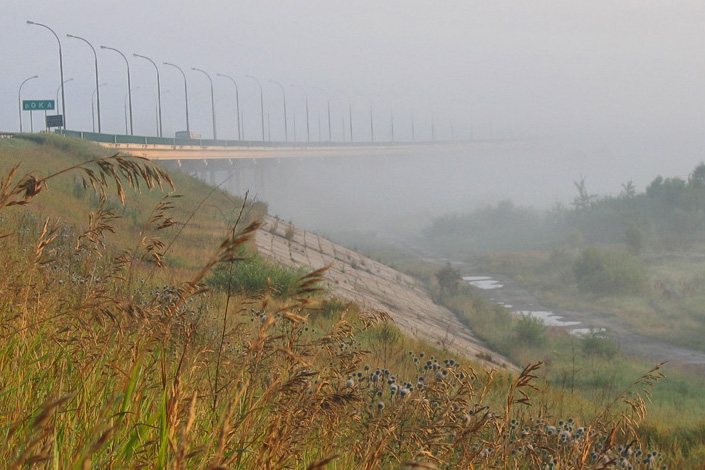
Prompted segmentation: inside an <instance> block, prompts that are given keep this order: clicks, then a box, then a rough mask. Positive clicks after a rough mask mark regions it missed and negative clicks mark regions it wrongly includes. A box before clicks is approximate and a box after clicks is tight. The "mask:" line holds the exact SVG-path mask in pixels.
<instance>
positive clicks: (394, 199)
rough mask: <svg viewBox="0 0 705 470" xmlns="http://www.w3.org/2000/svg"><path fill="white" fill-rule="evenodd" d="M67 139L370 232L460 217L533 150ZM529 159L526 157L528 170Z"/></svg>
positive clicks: (304, 218)
mask: <svg viewBox="0 0 705 470" xmlns="http://www.w3.org/2000/svg"><path fill="white" fill-rule="evenodd" d="M63 133H64V134H65V135H67V136H72V137H77V138H82V139H85V140H88V141H92V142H95V143H96V144H98V145H100V146H102V147H105V148H108V149H111V150H112V151H115V152H116V153H117V152H124V153H129V154H131V155H135V156H140V157H145V158H149V159H151V160H153V161H157V162H159V163H160V164H162V165H163V166H165V167H167V168H169V169H178V170H180V171H182V172H184V173H187V174H190V175H192V176H195V177H196V178H198V179H200V180H202V181H205V182H207V183H209V184H211V185H214V186H216V185H220V186H221V188H223V189H224V190H227V191H228V192H230V193H232V194H236V195H244V194H245V192H246V191H248V192H249V194H250V197H254V198H256V199H258V200H261V201H264V202H266V203H268V205H269V208H270V213H271V214H272V215H278V216H280V217H282V218H284V219H286V220H295V221H296V222H297V223H301V224H302V225H304V226H307V227H315V226H317V225H319V224H320V225H326V226H335V227H342V226H344V225H346V224H347V225H350V224H354V225H355V229H360V230H362V229H363V228H364V226H366V225H370V224H372V222H373V221H372V217H373V216H377V218H379V219H384V220H386V221H389V220H392V219H393V218H394V217H398V216H399V215H400V214H403V213H405V212H408V211H409V210H412V209H415V208H421V209H419V210H425V211H427V212H434V213H442V212H446V211H449V210H453V208H455V207H458V204H460V201H461V198H464V197H465V196H464V194H467V193H469V192H470V191H478V190H479V189H480V188H484V187H487V186H490V187H491V188H496V187H497V186H498V185H500V184H503V180H501V179H499V177H496V176H495V174H496V172H495V170H494V169H497V171H499V172H500V174H504V173H505V172H506V169H507V168H518V167H517V162H518V160H516V159H514V160H512V162H511V163H510V161H509V160H508V158H509V159H511V157H506V155H507V154H509V155H522V156H523V155H524V154H525V150H526V148H527V146H529V147H530V146H532V145H533V143H531V142H527V141H520V140H504V141H499V140H495V141H442V142H427V141H424V142H310V143H308V142H268V141H267V142H262V141H237V140H233V141H228V140H217V141H215V140H209V139H202V140H201V139H174V138H158V137H143V136H125V135H108V134H95V133H90V132H77V131H63ZM528 161H529V159H525V158H521V160H520V165H519V166H521V167H522V168H523V167H524V166H525V165H527V164H528ZM532 164H533V163H532ZM441 194H443V195H444V197H443V198H441V197H440V195H441ZM453 198H455V199H453ZM443 201H453V202H452V203H450V202H443Z"/></svg>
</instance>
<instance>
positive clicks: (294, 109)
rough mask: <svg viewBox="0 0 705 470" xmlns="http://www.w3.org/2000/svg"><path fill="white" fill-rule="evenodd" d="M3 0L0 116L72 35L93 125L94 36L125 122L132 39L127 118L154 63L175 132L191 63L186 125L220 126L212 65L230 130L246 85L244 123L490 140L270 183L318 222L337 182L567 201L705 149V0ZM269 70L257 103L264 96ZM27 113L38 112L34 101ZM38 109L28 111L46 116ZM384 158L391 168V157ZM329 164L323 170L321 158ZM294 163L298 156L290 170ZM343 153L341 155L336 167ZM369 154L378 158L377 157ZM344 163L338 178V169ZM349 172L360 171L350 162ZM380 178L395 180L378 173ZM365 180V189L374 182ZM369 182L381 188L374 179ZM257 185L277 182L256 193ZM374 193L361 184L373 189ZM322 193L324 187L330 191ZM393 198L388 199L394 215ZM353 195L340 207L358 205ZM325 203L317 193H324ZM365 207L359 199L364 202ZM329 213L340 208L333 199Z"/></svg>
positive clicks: (142, 106)
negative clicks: (293, 182)
mask: <svg viewBox="0 0 705 470" xmlns="http://www.w3.org/2000/svg"><path fill="white" fill-rule="evenodd" d="M1 12H2V14H1V15H0V63H1V64H2V75H1V76H0V130H1V131H17V130H19V125H20V123H19V119H20V117H19V110H18V92H19V87H20V84H21V83H22V82H23V80H25V79H26V78H28V77H31V76H33V75H39V77H38V78H37V79H32V80H30V81H28V82H26V83H25V85H24V86H23V88H22V99H56V96H57V89H58V87H59V85H60V74H59V60H58V47H57V42H56V39H55V38H54V37H53V36H52V35H51V33H50V32H49V31H48V30H46V29H44V28H42V27H39V26H35V25H28V24H26V21H27V20H31V21H34V22H37V23H43V24H45V25H47V26H49V27H51V28H52V29H53V30H54V31H55V32H56V33H57V35H58V36H59V38H60V39H61V44H62V51H63V61H64V80H71V81H69V82H66V83H65V89H64V91H65V97H66V103H65V106H66V121H67V125H68V128H69V129H75V130H86V131H90V130H92V129H93V127H94V125H95V119H94V118H93V116H94V112H92V101H93V95H94V94H95V75H94V61H93V55H92V53H91V51H90V48H89V47H88V45H86V44H85V43H83V42H81V41H79V40H77V39H71V38H67V37H66V34H72V35H76V36H80V37H83V38H85V39H87V40H88V41H90V42H91V43H92V44H93V46H94V47H95V48H96V50H97V55H98V63H99V74H100V82H101V83H103V82H105V83H107V85H104V86H102V87H101V88H100V97H101V118H102V119H101V120H102V130H103V132H108V133H124V132H125V129H126V122H127V120H128V118H129V116H128V112H127V109H128V108H127V104H128V91H127V76H126V67H125V62H124V61H123V59H122V58H121V57H120V56H119V55H118V54H117V53H116V52H113V51H110V50H102V49H100V47H99V46H100V45H105V46H109V47H113V48H116V49H118V50H120V51H121V52H123V53H124V54H125V55H126V57H127V58H128V60H129V64H130V69H131V85H132V101H133V124H134V133H135V134H138V135H156V133H157V123H158V121H157V94H156V77H155V70H154V67H153V66H152V65H151V64H150V63H148V62H147V61H146V60H144V59H141V58H136V57H133V54H134V53H137V54H141V55H145V56H147V57H150V58H151V59H153V60H154V61H155V63H156V64H157V65H158V67H159V72H160V78H161V89H162V116H163V118H162V121H163V123H162V124H163V131H164V135H165V136H173V133H174V132H175V131H179V130H183V129H185V100H184V81H183V78H182V77H181V75H180V73H179V72H178V71H177V70H176V69H175V68H173V67H169V66H166V65H163V62H165V61H166V62H171V63H174V64H177V65H179V66H181V67H182V68H183V70H184V72H185V74H186V78H187V86H188V94H189V97H188V98H189V111H190V113H189V116H190V127H191V129H192V130H198V131H200V132H201V134H202V135H203V137H204V138H210V137H212V121H211V102H210V87H209V82H208V80H207V78H206V76H205V75H203V74H202V73H199V72H196V71H193V70H191V69H192V67H195V68H200V69H203V70H205V71H206V72H208V73H209V74H210V75H211V77H212V78H213V83H214V96H215V99H216V102H215V108H216V109H215V114H216V128H217V129H216V130H217V134H218V137H219V138H230V139H232V138H236V137H237V120H236V111H235V109H236V105H235V103H236V100H235V87H234V86H233V84H232V83H231V82H230V81H228V80H226V79H225V78H222V77H218V76H217V75H216V74H226V75H230V76H231V77H233V78H234V79H235V81H236V83H237V85H238V91H239V99H240V106H241V116H240V117H241V120H242V122H241V124H242V131H244V138H246V139H253V140H257V139H261V138H262V120H263V119H262V118H264V121H265V128H266V131H265V137H266V138H271V139H272V140H283V139H284V117H283V98H284V96H283V94H282V89H281V88H280V87H279V85H278V84H277V83H274V82H272V81H275V82H278V83H280V84H281V85H282V86H283V88H284V90H283V91H284V93H285V95H286V102H287V103H286V104H287V121H286V122H287V131H288V137H289V139H290V140H294V139H296V140H298V141H305V140H306V139H307V132H306V127H307V126H306V114H305V104H306V100H308V105H309V126H308V127H309V129H308V136H309V138H310V139H311V140H314V141H317V140H327V138H328V134H329V131H328V115H327V111H328V106H330V111H331V121H330V137H331V138H332V140H350V139H351V136H350V122H349V116H350V115H352V124H353V135H352V138H353V140H356V141H369V140H371V138H372V136H371V131H370V128H371V124H370V118H372V121H373V123H372V128H373V129H374V138H375V140H390V139H391V138H392V123H393V134H394V139H395V140H397V141H404V140H406V141H409V140H412V128H413V138H414V139H415V140H419V141H421V140H432V139H434V138H435V139H436V140H450V139H457V140H468V141H473V142H478V141H481V142H484V143H487V142H494V145H489V144H487V145H484V144H483V145H484V146H480V147H474V148H473V150H472V151H469V152H466V151H463V152H456V153H454V154H452V155H448V154H442V155H441V154H437V155H428V156H426V157H418V158H420V159H417V160H416V163H409V162H406V163H405V164H404V165H392V164H391V163H390V162H376V161H370V162H368V163H367V164H366V166H365V168H366V170H364V171H363V170H362V169H361V168H362V165H361V164H352V165H348V166H344V167H343V168H344V169H345V171H342V170H341V171H339V170H336V169H333V170H331V169H330V168H331V167H330V165H328V166H326V165H321V166H320V167H315V168H314V167H312V166H308V167H307V170H306V172H305V173H303V174H302V173H301V170H297V171H299V173H296V174H292V179H293V178H294V177H295V178H297V180H299V181H300V180H301V178H303V180H304V181H309V183H307V184H305V185H302V191H303V190H304V189H306V190H307V191H306V194H304V195H302V197H301V199H300V201H301V202H300V204H299V203H298V202H297V200H290V201H289V202H288V205H286V204H284V203H282V202H278V201H272V208H273V210H275V211H280V212H282V213H283V216H284V217H287V218H291V219H294V220H295V221H296V219H297V218H300V219H301V220H302V221H305V223H311V224H312V225H315V226H320V225H321V224H325V222H322V218H325V217H324V216H325V214H326V211H325V210H323V209H321V208H322V207H326V208H327V210H328V212H331V213H333V214H336V215H337V216H338V218H342V217H341V214H344V213H345V212H344V211H341V210H335V209H331V208H330V207H331V206H332V205H333V202H336V204H340V207H343V206H345V207H346V208H348V209H356V210H357V211H358V212H359V213H357V214H355V217H356V218H357V219H364V218H366V217H367V216H368V215H369V216H370V217H372V216H373V215H375V214H371V213H370V214H367V210H370V211H375V210H377V211H379V212H380V213H378V214H376V216H377V217H379V218H382V219H389V215H391V214H404V213H427V214H433V213H438V212H442V211H463V210H471V209H472V208H474V207H477V206H478V205H481V204H486V203H491V202H494V201H497V200H499V199H504V198H512V199H514V200H515V201H516V202H518V203H520V204H522V203H530V204H535V205H539V206H542V207H547V206H550V205H551V204H553V203H555V202H558V201H563V202H566V201H569V200H570V198H571V195H572V192H573V189H574V188H573V184H572V182H573V181H575V180H577V179H579V178H581V177H583V176H584V177H585V178H586V180H587V183H588V187H589V188H590V189H591V190H592V191H593V192H598V193H610V192H612V193H614V192H618V191H619V184H620V183H621V182H624V181H627V180H629V179H632V180H634V181H635V183H636V184H637V186H640V187H642V188H643V186H644V185H646V184H648V182H649V181H650V180H651V179H653V178H654V177H655V176H656V175H658V174H663V175H677V176H681V177H686V176H687V173H688V172H689V171H690V170H692V168H693V167H694V166H695V165H696V164H697V163H698V162H700V161H702V160H703V159H704V158H705V86H703V84H704V83H705V3H704V2H702V0H697V1H696V0H683V1H679V2H669V1H637V0H628V1H614V0H594V1H589V2H588V1H582V0H578V1H572V2H566V1H565V0H546V1H538V2H524V1H519V0H505V1H492V2H487V1H474V0H462V1H461V0H449V1H444V2H418V1H415V0H405V1H400V0H390V1H386V2H373V1H358V2H342V1H337V0H330V1H326V2H320V1H311V0H299V1H282V0H271V1H261V2H243V1H232V0H228V1H224V0H223V1H215V0H207V1H202V2H185V1H181V0H177V1H168V2H167V1H147V2H136V1H132V0H127V1H112V0H111V1H101V2H95V1H85V0H68V1H62V2H46V1H37V0H5V1H3V5H2V11H1ZM248 75H249V76H252V77H256V78H257V79H258V80H259V81H260V83H261V85H262V97H263V101H264V116H261V115H260V89H259V85H258V84H257V82H256V81H255V80H254V79H252V78H249V77H247V76H248ZM22 118H23V126H24V130H28V129H29V128H30V122H29V118H30V116H29V115H28V114H27V113H24V115H23V117H22ZM42 121H43V115H41V116H40V115H39V113H34V120H33V127H34V130H35V131H36V130H38V129H40V128H41V127H42ZM380 168H381V169H380ZM317 170H320V172H318V173H317V172H316V171H317ZM292 171H293V170H292ZM331 171H332V173H331ZM365 171H367V173H365ZM331 174H332V175H333V176H336V177H338V178H333V177H332V176H331ZM346 175H349V176H350V177H349V178H345V176H346ZM382 188H386V189H384V190H383V189H382ZM361 194H364V195H365V197H364V198H363V197H361ZM373 195H374V196H373ZM263 196H264V194H263ZM363 202H364V203H363ZM324 203H325V204H324ZM381 208H387V209H389V215H387V214H385V215H381ZM346 210H347V209H346ZM317 211H318V212H317ZM351 215H352V214H351ZM330 220H331V223H335V218H331V219H330Z"/></svg>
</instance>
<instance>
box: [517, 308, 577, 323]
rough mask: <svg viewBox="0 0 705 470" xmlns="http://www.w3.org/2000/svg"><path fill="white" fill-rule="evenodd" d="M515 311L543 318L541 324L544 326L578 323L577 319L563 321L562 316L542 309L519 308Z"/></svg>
mask: <svg viewBox="0 0 705 470" xmlns="http://www.w3.org/2000/svg"><path fill="white" fill-rule="evenodd" d="M515 313H520V314H522V315H531V316H532V317H534V318H539V319H541V320H543V324H544V325H546V326H575V325H580V322H579V321H565V320H562V318H563V317H559V316H558V315H556V314H555V313H553V312H546V311H542V310H538V311H532V310H520V311H518V312H515Z"/></svg>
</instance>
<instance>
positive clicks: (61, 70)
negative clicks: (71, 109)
mask: <svg viewBox="0 0 705 470" xmlns="http://www.w3.org/2000/svg"><path fill="white" fill-rule="evenodd" d="M27 24H31V25H35V26H41V27H42V28H46V29H48V30H49V31H51V34H53V35H54V37H55V38H56V42H58V43H59V75H60V78H61V83H62V84H63V83H64V57H63V54H62V53H61V41H60V40H59V36H57V35H56V33H55V32H54V30H53V29H51V28H50V27H49V26H47V25H45V24H41V23H35V22H34V21H29V20H27ZM61 113H62V114H63V118H62V120H63V124H64V125H63V127H64V128H66V103H65V101H64V89H63V87H62V88H61Z"/></svg>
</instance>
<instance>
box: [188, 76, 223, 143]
mask: <svg viewBox="0 0 705 470" xmlns="http://www.w3.org/2000/svg"><path fill="white" fill-rule="evenodd" d="M191 70H195V71H196V72H201V73H202V74H203V75H205V76H206V77H208V81H209V82H210V84H211V115H212V121H213V140H218V133H217V132H216V130H215V98H214V97H213V96H214V95H213V80H212V79H211V76H210V75H208V72H206V71H205V70H201V69H197V68H196V67H191Z"/></svg>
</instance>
